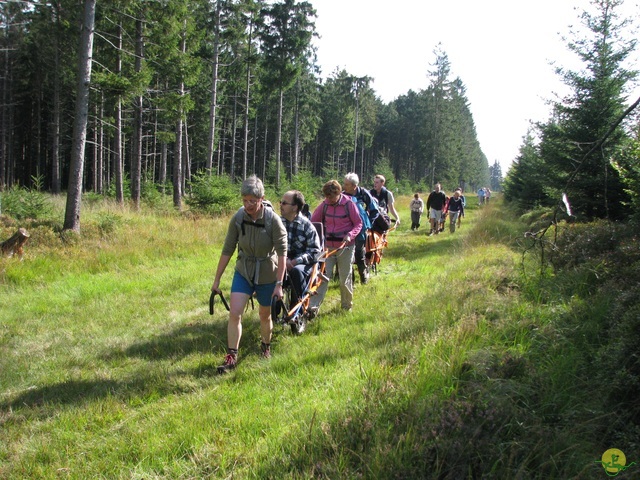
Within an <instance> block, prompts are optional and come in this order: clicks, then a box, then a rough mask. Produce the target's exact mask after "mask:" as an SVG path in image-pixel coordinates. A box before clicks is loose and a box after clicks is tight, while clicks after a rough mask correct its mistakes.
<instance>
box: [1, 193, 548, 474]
mask: <svg viewBox="0 0 640 480" xmlns="http://www.w3.org/2000/svg"><path fill="white" fill-rule="evenodd" d="M403 200H407V201H406V202H404V203H406V204H408V199H399V203H402V202H403ZM499 208H500V207H499V206H490V207H488V208H486V209H484V210H482V211H479V210H478V209H470V211H469V213H468V215H467V218H466V219H465V220H464V223H463V226H462V228H460V229H459V230H458V231H457V232H456V233H455V234H449V233H448V232H445V233H443V234H441V235H438V236H435V237H431V238H428V237H427V236H426V235H425V230H424V229H423V231H422V232H420V233H415V232H411V231H409V230H408V225H406V224H403V225H402V228H401V229H399V230H398V231H396V232H393V233H392V234H391V236H390V242H389V243H390V245H389V248H388V249H387V251H386V252H385V256H384V259H383V261H382V264H381V267H380V272H379V274H378V275H377V276H374V277H373V278H372V280H371V282H370V284H369V285H366V286H361V285H359V284H357V285H356V289H355V297H354V309H353V311H352V312H348V313H343V312H341V311H340V309H339V305H338V297H339V292H338V287H337V285H336V284H334V285H332V286H331V288H330V290H329V292H328V294H327V303H326V304H325V306H324V307H323V311H322V314H321V315H320V317H319V318H318V319H317V320H315V321H314V322H313V323H312V324H311V325H310V326H309V328H308V330H307V331H306V332H305V333H304V334H303V335H302V336H299V337H294V336H292V335H291V333H290V332H289V331H288V330H284V329H281V328H278V327H276V335H275V339H274V343H273V358H272V360H271V361H269V362H266V361H263V360H261V359H260V358H259V332H258V320H257V312H252V311H250V312H248V313H247V315H246V317H245V320H244V322H243V324H244V333H243V337H242V343H241V350H240V355H241V358H240V364H239V367H238V369H237V370H236V371H235V372H234V373H232V374H230V375H228V376H223V377H220V376H217V375H215V365H217V364H218V363H219V362H220V360H221V359H222V356H223V353H224V348H225V342H226V316H225V315H224V313H223V312H222V309H219V311H217V312H216V314H215V315H214V316H213V317H210V316H209V315H208V310H207V300H208V289H209V286H210V284H211V281H212V278H213V269H214V267H215V264H216V262H217V259H218V256H219V248H220V246H221V244H222V239H223V236H224V232H225V229H226V221H224V222H220V221H214V220H212V219H206V218H192V219H177V218H175V217H170V216H168V217H156V216H151V215H150V216H144V215H143V216H134V215H130V214H127V213H121V212H115V213H110V214H109V215H111V217H110V223H113V222H115V223H116V226H115V228H114V229H113V230H112V231H111V232H110V233H109V234H107V235H104V234H100V235H97V234H96V235H93V236H92V235H88V236H87V238H86V239H84V240H82V241H80V242H78V243H76V244H61V245H59V246H57V247H56V248H52V246H51V245H48V246H47V245H41V244H38V242H37V238H36V240H34V247H33V248H32V249H31V250H28V255H27V258H26V259H25V261H24V262H22V263H17V262H9V261H5V262H4V263H3V264H2V265H0V273H1V274H0V294H1V295H2V304H1V305H0V318H2V321H1V327H0V328H1V330H0V426H1V428H0V477H1V478H6V479H19V478H77V479H84V478H122V479H124V478H145V479H147V478H166V479H175V478H231V477H233V478H354V477H358V476H361V477H365V478H385V477H387V478H389V477H394V476H400V477H414V478H415V476H416V475H417V476H419V477H423V478H437V477H438V475H440V476H441V477H442V478H455V473H456V470H455V468H456V466H455V464H454V465H452V464H451V462H449V463H446V462H445V461H444V460H443V458H444V457H445V456H444V455H442V451H444V450H446V449H449V450H450V451H453V452H454V454H455V451H456V450H455V449H456V448H459V449H461V450H460V451H463V450H464V448H466V447H465V446H464V445H458V446H457V445H456V444H455V441H464V437H465V436H468V435H469V434H468V432H466V431H465V429H464V428H463V427H461V428H459V429H458V431H457V433H455V434H452V435H450V438H447V439H442V438H441V439H440V440H438V438H439V436H440V435H444V434H445V433H446V434H451V433H452V432H455V431H456V429H455V428H454V426H455V424H456V422H457V421H459V420H460V419H456V418H451V419H449V420H446V419H443V418H442V417H441V416H439V411H440V410H439V408H440V407H441V406H442V405H443V402H444V403H446V402H454V403H455V408H452V409H451V411H452V412H454V413H455V414H456V415H463V413H461V409H463V407H464V406H465V405H467V404H466V403H465V401H464V399H468V400H469V402H472V401H475V400H474V399H473V394H472V393H470V392H472V390H469V389H468V388H469V385H471V384H473V382H472V381H468V382H466V383H465V385H464V388H463V387H462V386H461V385H462V383H461V378H462V375H463V374H464V372H466V371H468V368H469V365H473V366H474V372H477V371H478V368H479V367H478V366H480V367H482V366H484V367H486V368H487V369H490V368H493V365H494V364H495V362H499V361H502V360H500V359H503V358H505V355H506V354H507V353H508V354H509V355H510V358H513V359H516V360H517V359H518V358H520V357H521V355H522V352H523V351H525V350H526V349H527V345H528V342H529V339H528V337H527V333H526V332H527V329H526V328H525V327H523V326H522V323H523V322H524V323H525V324H526V323H527V320H526V319H527V318H530V317H531V316H532V315H536V314H537V313H539V312H537V311H536V307H535V306H532V305H529V304H526V303H523V302H522V300H521V299H520V298H519V295H518V293H517V289H515V288H512V286H513V285H514V282H515V278H516V277H517V269H518V262H519V253H518V252H517V250H514V249H513V248H512V245H513V239H514V238H515V237H516V236H517V235H519V233H518V231H517V228H516V227H515V226H514V225H513V224H510V223H509V222H507V221H502V220H501V218H502V214H501V213H500V210H499ZM401 214H403V217H404V218H405V219H406V218H408V217H409V215H408V211H407V209H406V208H405V209H404V211H403V210H401ZM423 228H424V227H423ZM230 280H231V274H230V271H229V272H227V273H226V274H225V277H224V279H223V289H225V290H226V291H228V287H229V283H230ZM225 282H226V283H225ZM496 359H497V360H496ZM507 398H510V397H508V396H507ZM484 401H485V406H484V408H485V410H482V411H479V413H477V414H478V415H485V414H486V415H487V416H489V415H490V414H491V412H493V410H495V412H494V413H498V411H499V408H500V402H499V401H496V402H493V403H492V402H486V399H484ZM469 405H471V403H469ZM492 409H493V410H492ZM454 417H455V415H454ZM487 418H488V417H487ZM446 422H451V425H449V424H447V423H446ZM483 422H484V420H483ZM487 422H489V421H488V420H487V421H486V422H485V423H484V426H485V428H487V429H489V428H490V427H491V424H490V423H487ZM493 427H494V428H506V427H505V425H504V424H501V423H500V422H499V421H498V420H496V423H495V425H493ZM483 435H484V432H483ZM460 437H462V438H460ZM518 451H520V450H518ZM439 452H440V453H439ZM520 460H522V459H520ZM515 461H516V460H515V459H511V460H509V461H507V465H506V466H504V467H505V468H510V469H512V468H514V467H513V465H512V464H511V463H510V462H515ZM530 461H535V459H531V460H530ZM481 468H484V466H481ZM496 468H498V467H496ZM394 472H395V473H394ZM445 472H448V473H447V474H448V475H450V476H449V477H446V476H444V473H445ZM432 475H433V477H432ZM458 478H464V476H463V477H458ZM496 478H499V477H496ZM504 478H506V477H504Z"/></svg>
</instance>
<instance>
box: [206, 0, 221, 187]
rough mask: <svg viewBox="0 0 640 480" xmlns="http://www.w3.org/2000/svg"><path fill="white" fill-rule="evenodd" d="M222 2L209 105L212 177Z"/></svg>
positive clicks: (218, 5)
mask: <svg viewBox="0 0 640 480" xmlns="http://www.w3.org/2000/svg"><path fill="white" fill-rule="evenodd" d="M221 8H222V5H221V2H220V1H218V2H216V13H215V17H214V27H213V28H214V32H215V33H214V40H213V42H214V43H213V68H212V74H211V103H210V105H209V141H208V144H207V171H208V172H209V175H211V172H212V169H213V155H214V152H215V138H216V108H217V107H218V66H219V55H220V53H219V52H220V9H221Z"/></svg>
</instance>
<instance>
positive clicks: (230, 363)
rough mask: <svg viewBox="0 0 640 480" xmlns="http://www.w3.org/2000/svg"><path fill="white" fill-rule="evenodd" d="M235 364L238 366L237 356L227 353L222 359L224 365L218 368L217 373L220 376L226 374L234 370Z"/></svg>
mask: <svg viewBox="0 0 640 480" xmlns="http://www.w3.org/2000/svg"><path fill="white" fill-rule="evenodd" d="M237 364H238V356H237V355H234V354H233V353H227V356H226V357H224V363H223V364H222V365H220V366H218V373H220V374H222V373H227V372H229V371H230V370H233V369H234V368H236V365H237Z"/></svg>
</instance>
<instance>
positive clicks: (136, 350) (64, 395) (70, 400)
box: [0, 319, 259, 415]
mask: <svg viewBox="0 0 640 480" xmlns="http://www.w3.org/2000/svg"><path fill="white" fill-rule="evenodd" d="M250 323H256V322H250ZM253 330H256V331H257V330H258V326H257V325H252V326H250V327H249V328H247V329H245V332H246V334H247V335H255V332H253ZM226 336H227V322H226V319H225V320H216V321H215V323H191V324H189V325H185V326H181V327H179V328H176V329H175V330H172V331H170V332H168V333H166V334H163V335H159V336H157V337H154V338H151V339H149V340H147V341H145V342H140V343H136V344H133V345H131V346H129V347H127V348H123V349H116V350H114V351H111V352H108V353H106V354H104V355H102V356H100V355H98V358H100V359H101V360H103V361H107V362H114V363H115V364H117V363H118V360H120V359H122V358H123V357H138V358H142V359H145V360H148V361H149V362H160V361H163V360H176V359H180V358H183V357H187V356H189V355H193V354H200V355H202V356H206V355H208V354H212V353H213V354H215V355H217V354H218V353H219V356H220V358H222V356H223V355H224V353H225V350H226ZM256 350H259V346H257V347H256ZM149 362H145V363H144V364H143V365H141V366H139V367H138V369H137V370H135V371H133V372H130V373H128V374H127V378H126V379H116V380H113V379H104V378H95V379H82V380H77V379H69V380H64V381H62V382H59V383H54V384H50V385H43V386H38V387H31V388H29V389H27V390H26V391H24V392H22V393H20V394H18V395H16V396H14V397H13V398H12V399H10V400H7V401H4V402H2V403H0V411H11V410H14V409H22V408H25V407H26V408H40V407H44V409H45V411H46V410H47V409H50V410H51V411H50V412H49V414H51V415H54V414H55V411H54V410H55V408H56V407H59V406H61V405H82V404H85V403H89V402H91V401H94V400H96V399H100V398H106V397H109V396H115V397H117V398H119V399H122V400H124V401H129V400H131V399H135V398H140V399H145V398H149V397H157V396H164V395H169V394H173V393H176V392H182V391H184V390H185V387H182V386H181V385H180V381H179V380H178V377H187V376H189V377H208V376H214V375H216V365H217V364H209V363H208V362H207V361H206V360H204V359H203V360H200V362H201V364H200V365H198V366H197V367H196V368H194V369H191V370H185V369H184V368H181V367H180V366H178V367H174V366H171V367H168V368H169V369H170V371H169V372H168V373H167V369H166V368H165V367H163V366H162V365H160V364H158V365H154V364H152V363H149ZM172 363H173V362H172Z"/></svg>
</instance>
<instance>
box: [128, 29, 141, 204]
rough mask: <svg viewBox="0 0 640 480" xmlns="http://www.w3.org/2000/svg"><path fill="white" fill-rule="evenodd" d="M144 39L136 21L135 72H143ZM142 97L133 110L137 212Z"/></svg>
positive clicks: (133, 193)
mask: <svg viewBox="0 0 640 480" xmlns="http://www.w3.org/2000/svg"><path fill="white" fill-rule="evenodd" d="M143 55H144V39H143V38H142V19H140V18H138V19H136V59H135V71H136V72H137V73H140V72H141V71H142V56H143ZM142 107H143V101H142V95H138V96H136V98H135V100H134V105H133V110H134V117H133V122H134V125H133V155H132V156H131V199H132V200H133V206H134V208H135V209H136V210H139V209H140V183H141V176H142Z"/></svg>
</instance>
